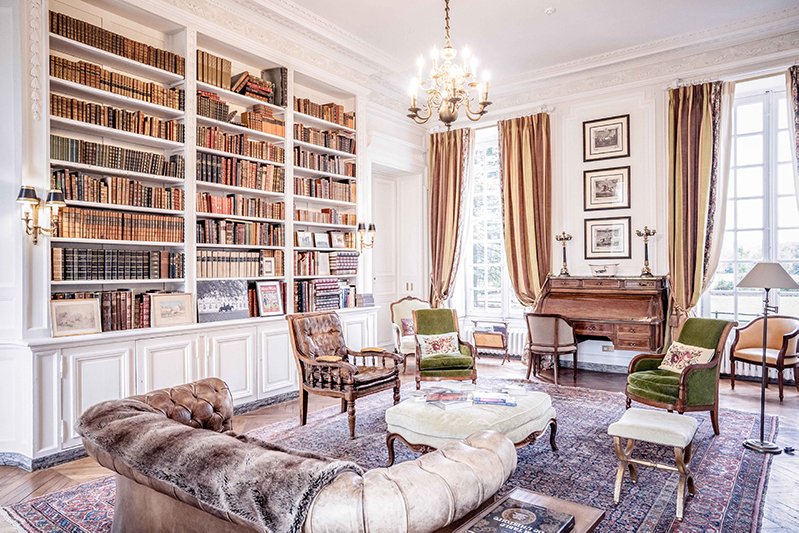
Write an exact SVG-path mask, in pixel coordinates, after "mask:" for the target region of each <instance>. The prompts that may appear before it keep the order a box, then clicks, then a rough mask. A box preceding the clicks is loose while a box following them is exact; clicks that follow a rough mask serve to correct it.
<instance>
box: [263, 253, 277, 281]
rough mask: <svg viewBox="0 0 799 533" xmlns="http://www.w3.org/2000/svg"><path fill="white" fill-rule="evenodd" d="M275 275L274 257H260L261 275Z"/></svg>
mask: <svg viewBox="0 0 799 533" xmlns="http://www.w3.org/2000/svg"><path fill="white" fill-rule="evenodd" d="M274 275H275V258H274V257H261V276H265V277H268V276H274Z"/></svg>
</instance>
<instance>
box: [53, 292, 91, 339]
mask: <svg viewBox="0 0 799 533" xmlns="http://www.w3.org/2000/svg"><path fill="white" fill-rule="evenodd" d="M50 323H51V326H52V330H53V337H68V336H71V335H89V334H91V333H100V332H102V331H103V326H102V323H101V322H100V300H98V299H97V298H85V299H82V300H50Z"/></svg>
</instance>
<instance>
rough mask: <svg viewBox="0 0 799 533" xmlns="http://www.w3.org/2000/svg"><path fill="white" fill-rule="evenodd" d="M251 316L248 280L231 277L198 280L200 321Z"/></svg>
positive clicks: (198, 314)
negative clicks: (232, 278)
mask: <svg viewBox="0 0 799 533" xmlns="http://www.w3.org/2000/svg"><path fill="white" fill-rule="evenodd" d="M249 316H250V306H249V301H248V299H247V282H246V281H243V280H231V279H224V280H198V281H197V318H198V321H199V322H218V321H220V320H236V319H238V318H249Z"/></svg>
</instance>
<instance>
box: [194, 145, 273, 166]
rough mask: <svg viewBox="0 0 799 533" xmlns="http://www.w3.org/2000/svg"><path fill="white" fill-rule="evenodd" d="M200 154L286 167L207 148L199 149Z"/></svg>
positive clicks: (201, 147)
mask: <svg viewBox="0 0 799 533" xmlns="http://www.w3.org/2000/svg"><path fill="white" fill-rule="evenodd" d="M197 151H198V152H202V153H204V154H213V155H220V156H224V157H235V158H236V159H245V160H247V161H252V162H254V163H261V164H264V165H272V166H275V167H284V166H286V164H285V163H278V162H277V161H270V160H268V159H258V158H257V157H250V156H248V155H241V154H233V153H230V152H225V151H223V150H215V149H213V148H205V147H203V146H198V147H197Z"/></svg>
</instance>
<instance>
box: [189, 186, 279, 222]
mask: <svg viewBox="0 0 799 533" xmlns="http://www.w3.org/2000/svg"><path fill="white" fill-rule="evenodd" d="M197 212H198V213H216V214H222V215H237V216H243V217H256V218H272V219H278V220H280V219H283V217H284V216H285V214H286V206H285V204H284V203H283V202H270V201H269V200H265V199H263V198H250V197H248V196H243V195H241V194H228V195H226V196H216V195H213V194H210V193H207V192H198V193H197Z"/></svg>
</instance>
